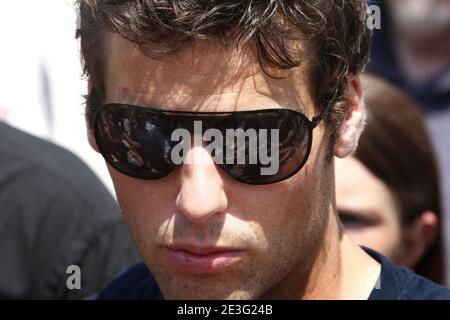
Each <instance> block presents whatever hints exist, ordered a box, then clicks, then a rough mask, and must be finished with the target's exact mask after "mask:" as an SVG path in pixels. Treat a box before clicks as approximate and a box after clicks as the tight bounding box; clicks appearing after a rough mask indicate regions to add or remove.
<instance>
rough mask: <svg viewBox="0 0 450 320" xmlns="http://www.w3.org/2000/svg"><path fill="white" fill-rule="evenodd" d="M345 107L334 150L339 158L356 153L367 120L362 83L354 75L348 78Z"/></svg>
mask: <svg viewBox="0 0 450 320" xmlns="http://www.w3.org/2000/svg"><path fill="white" fill-rule="evenodd" d="M345 105H346V108H345V115H344V121H343V123H342V125H341V127H340V129H339V136H338V138H337V140H336V144H335V149H334V154H335V156H336V157H338V158H345V157H347V156H349V155H351V154H352V153H354V152H355V150H356V147H357V146H358V141H359V137H360V135H361V133H362V131H363V128H364V124H365V119H366V111H365V108H364V103H363V99H362V90H361V82H360V79H359V77H357V76H355V75H353V74H349V75H348V76H347V86H346V89H345Z"/></svg>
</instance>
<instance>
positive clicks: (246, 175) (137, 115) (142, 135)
mask: <svg viewBox="0 0 450 320" xmlns="http://www.w3.org/2000/svg"><path fill="white" fill-rule="evenodd" d="M89 104H90V119H91V128H93V133H94V137H95V141H96V143H97V146H98V149H99V151H100V153H101V154H102V156H103V158H104V159H105V161H106V162H107V163H108V164H109V165H111V166H112V167H113V168H114V169H115V170H117V171H119V172H121V173H122V174H124V175H126V176H129V177H132V178H137V179H142V180H155V179H161V178H163V177H166V176H168V175H169V174H170V173H171V172H172V171H174V170H175V169H176V168H177V166H179V165H180V163H179V161H174V149H175V148H178V149H180V148H179V147H180V144H182V146H185V145H186V143H189V142H190V141H186V140H190V139H189V138H186V139H182V140H181V141H180V140H179V139H178V140H177V139H174V132H177V130H183V131H182V132H189V133H192V132H194V131H195V127H196V125H198V124H201V127H202V128H201V130H205V133H206V132H207V131H208V130H209V129H213V130H214V133H216V136H215V137H216V139H215V140H217V139H219V140H220V139H223V141H214V142H215V143H216V146H223V149H222V150H220V149H221V148H220V147H219V148H217V149H214V151H213V152H212V154H211V155H212V156H213V157H214V159H215V163H216V164H217V165H218V166H220V167H221V168H222V169H223V170H224V172H226V173H227V174H228V175H229V176H231V177H232V178H233V179H235V180H237V181H239V182H241V183H245V184H252V185H265V184H272V183H277V182H280V181H283V180H286V179H288V178H290V177H292V176H293V175H295V174H296V173H298V172H299V171H300V170H301V168H302V167H303V166H304V165H305V163H306V161H307V160H308V157H309V154H310V152H311V146H312V139H313V130H314V128H316V127H317V126H318V125H319V123H320V122H321V121H322V118H323V116H324V113H325V112H326V111H327V109H328V107H329V106H327V107H326V108H324V110H323V111H322V112H321V113H320V114H319V115H318V116H316V117H314V118H313V119H312V120H311V121H310V120H309V119H308V118H307V117H306V116H305V115H304V114H302V113H299V112H296V111H294V110H289V109H263V110H250V111H236V112H185V111H166V110H160V109H154V108H150V107H142V106H135V105H129V104H122V103H110V104H105V105H101V103H100V102H99V99H98V97H97V95H96V93H95V90H93V91H92V93H91V96H90V99H89ZM330 105H331V103H330ZM197 127H198V126H197ZM230 132H234V133H236V132H240V133H241V137H242V133H248V132H250V133H256V139H251V137H250V138H249V136H248V135H247V136H245V135H244V141H243V142H244V143H236V139H234V138H233V139H229V138H230V134H229V133H230ZM261 132H263V133H267V132H271V133H273V132H275V133H276V134H275V135H273V134H272V135H271V138H274V137H275V138H276V139H267V136H268V135H267V134H265V135H261V134H258V133H261ZM264 136H265V137H266V139H262V138H263V137H264ZM246 137H247V138H249V139H245V138H246ZM258 138H260V139H258ZM263 140H264V141H263ZM256 141H257V147H255V142H256ZM217 142H219V144H217ZM241 142H242V140H241ZM252 142H253V143H252ZM225 150H226V151H227V152H225ZM261 150H263V151H264V152H265V153H263V154H264V157H263V156H261V155H262V154H261ZM184 153H185V152H184ZM258 155H259V156H258ZM250 158H252V159H253V161H249V159H250ZM242 159H246V160H247V161H242ZM267 159H270V160H271V161H267ZM271 162H276V165H275V166H274V163H271ZM270 167H272V168H275V169H276V170H269V169H270ZM267 172H270V173H269V174H268V173H267Z"/></svg>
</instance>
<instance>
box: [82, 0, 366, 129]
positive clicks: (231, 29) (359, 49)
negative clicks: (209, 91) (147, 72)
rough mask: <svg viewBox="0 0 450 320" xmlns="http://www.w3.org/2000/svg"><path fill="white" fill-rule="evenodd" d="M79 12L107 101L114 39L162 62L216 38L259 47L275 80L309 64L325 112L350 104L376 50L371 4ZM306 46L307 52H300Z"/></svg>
mask: <svg viewBox="0 0 450 320" xmlns="http://www.w3.org/2000/svg"><path fill="white" fill-rule="evenodd" d="M77 5H78V7H79V11H80V29H79V30H77V33H78V36H80V37H81V54H82V61H83V69H84V74H85V75H86V76H88V77H89V79H90V80H91V81H92V83H93V85H94V87H95V88H96V93H97V94H98V96H99V98H103V95H104V83H103V80H104V79H103V72H104V66H105V62H104V60H105V59H104V57H105V50H103V48H104V46H105V38H106V37H105V35H106V33H107V32H112V33H118V34H120V35H121V36H122V37H124V38H126V39H128V40H130V41H132V42H134V43H136V44H137V45H139V47H140V48H141V50H142V51H143V52H144V53H145V54H146V55H147V56H149V57H151V58H154V59H159V58H164V57H165V56H168V55H171V54H175V53H177V52H179V51H180V50H182V49H184V48H186V47H187V46H189V45H190V44H193V43H194V41H197V40H199V39H213V40H218V41H220V42H221V43H225V44H233V45H237V47H238V48H239V47H240V48H242V47H243V46H245V45H246V44H248V43H252V44H254V45H255V46H256V49H257V53H258V58H259V63H260V65H261V67H262V68H263V70H264V72H266V73H268V74H269V75H270V73H269V72H267V71H266V70H268V69H270V68H275V69H290V68H294V67H297V66H299V65H300V64H301V63H302V62H303V61H305V60H307V61H308V62H309V63H310V67H309V68H308V70H309V71H308V72H309V79H310V83H311V89H312V91H313V98H314V101H315V103H316V105H317V106H322V107H323V106H325V105H326V104H328V103H330V102H331V100H332V99H333V97H336V101H333V102H338V101H342V95H343V90H344V89H345V86H346V76H347V74H348V73H353V74H358V73H360V72H362V71H363V69H364V67H365V65H366V63H367V61H368V57H369V51H370V45H371V30H370V29H369V28H368V27H367V23H366V22H367V19H368V8H367V4H366V1H365V0H247V1H238V0H77ZM298 40H300V41H301V44H302V46H301V47H302V49H295V48H296V46H293V45H292V44H293V43H295V41H298ZM267 67H268V68H267ZM336 93H337V94H336ZM344 107H345V106H344V104H343V103H336V104H335V106H334V108H332V112H329V114H328V117H327V119H326V121H327V122H328V124H330V125H331V127H333V128H336V127H337V126H339V125H340V122H341V120H342V119H341V118H342V114H343V111H344V109H343V108H344ZM333 131H335V130H333Z"/></svg>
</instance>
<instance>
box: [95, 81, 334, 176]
mask: <svg viewBox="0 0 450 320" xmlns="http://www.w3.org/2000/svg"><path fill="white" fill-rule="evenodd" d="M335 97H336V94H335V95H334V98H333V99H332V101H334V99H335ZM98 101H99V99H98V98H97V94H96V92H95V90H94V89H92V91H91V94H90V96H89V101H88V104H89V112H90V113H89V117H88V119H89V122H90V124H91V129H92V128H93V133H94V139H95V142H96V144H97V147H98V148H99V151H100V154H101V155H102V157H103V158H104V159H105V161H106V162H107V163H108V164H109V165H111V166H112V167H113V168H114V170H116V171H118V172H120V173H122V174H124V175H126V176H128V177H131V178H135V179H139V180H159V179H163V178H164V177H167V176H168V175H170V174H171V173H172V172H173V171H174V170H175V169H176V167H177V165H174V168H173V169H172V170H171V171H169V172H168V173H167V174H165V175H162V176H159V177H158V178H146V177H142V176H139V175H134V174H132V173H130V172H126V171H125V170H122V169H121V168H118V167H117V166H116V165H115V164H114V163H111V162H110V161H108V159H107V157H106V156H104V150H103V149H102V143H101V139H100V138H99V137H100V133H99V130H100V129H99V120H100V114H101V112H102V111H103V110H104V109H105V108H114V107H117V106H122V107H133V108H139V109H143V110H144V111H145V112H151V113H154V114H159V115H172V116H177V115H179V116H190V117H192V118H194V121H195V120H196V119H201V118H210V116H217V117H220V116H227V115H235V114H252V113H261V112H274V111H280V110H283V111H284V112H286V111H287V112H292V113H294V114H295V115H296V116H300V117H301V118H302V120H303V121H304V123H305V124H306V125H307V127H308V134H309V137H310V138H309V141H308V146H307V151H306V153H305V157H304V159H303V161H302V162H301V164H300V165H299V166H298V167H297V168H296V169H295V170H294V171H293V172H292V173H290V174H289V175H287V176H283V177H281V178H278V179H275V180H273V181H270V182H248V181H242V180H240V179H239V178H236V177H234V176H233V175H231V173H230V172H229V170H228V169H227V167H226V165H225V164H220V165H218V166H220V167H222V170H223V171H225V172H226V173H227V175H228V176H230V177H231V178H232V179H234V180H236V181H238V182H241V183H244V184H248V185H270V184H275V183H278V182H281V181H284V180H287V179H289V178H291V177H292V176H294V175H296V174H297V173H298V172H299V171H300V170H301V169H302V168H303V167H304V166H305V164H306V162H307V161H308V159H309V156H310V153H311V148H312V143H313V130H314V129H315V128H316V127H317V126H318V125H319V124H320V122H321V121H322V120H323V118H324V115H325V114H326V112H327V111H328V110H329V108H330V106H331V105H332V104H333V103H332V102H330V103H329V104H328V105H327V106H326V107H325V108H324V109H323V110H322V112H321V113H320V114H319V115H317V116H314V117H313V118H312V120H309V119H308V118H307V117H306V115H304V114H303V113H301V112H298V111H295V110H291V109H274V108H272V109H259V110H243V111H229V112H226V111H225V112H224V111H218V112H203V111H200V112H192V111H176V110H162V109H156V108H152V107H144V106H138V105H132V104H126V103H107V104H104V105H101V104H100V103H98ZM96 102H97V103H96ZM98 105H101V106H100V107H96V106H98Z"/></svg>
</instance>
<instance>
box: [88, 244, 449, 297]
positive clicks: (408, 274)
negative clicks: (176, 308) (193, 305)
mask: <svg viewBox="0 0 450 320" xmlns="http://www.w3.org/2000/svg"><path fill="white" fill-rule="evenodd" d="M364 250H365V251H366V252H367V253H368V254H369V255H370V256H372V258H374V259H375V260H377V261H378V262H379V263H380V264H381V273H380V279H379V281H378V282H377V285H376V286H375V288H374V289H373V290H372V293H371V294H370V297H369V300H450V289H447V288H444V287H442V286H439V285H437V284H435V283H433V282H431V281H430V280H428V279H425V278H424V277H421V276H419V275H417V274H415V273H414V272H412V271H411V270H409V269H406V268H403V267H398V266H395V265H393V264H392V263H391V262H389V261H388V260H387V259H386V258H385V257H384V256H382V255H381V254H379V253H377V252H375V251H373V250H370V249H367V248H364ZM96 299H98V300H163V299H164V297H163V295H162V294H161V291H160V290H159V287H158V284H157V283H156V281H155V279H154V278H153V276H152V275H151V273H150V272H149V270H148V268H147V266H146V265H145V264H144V263H143V262H142V263H139V264H136V265H134V266H133V267H131V268H130V269H128V270H126V271H124V272H123V273H121V274H119V275H118V276H117V278H116V279H115V280H114V281H113V282H112V283H111V284H110V285H109V286H108V287H107V288H106V289H105V290H103V291H102V292H100V293H99V294H98V295H97V296H96Z"/></svg>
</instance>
